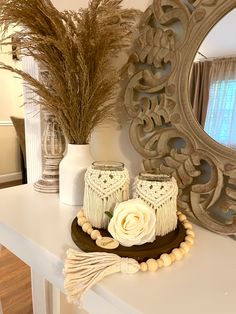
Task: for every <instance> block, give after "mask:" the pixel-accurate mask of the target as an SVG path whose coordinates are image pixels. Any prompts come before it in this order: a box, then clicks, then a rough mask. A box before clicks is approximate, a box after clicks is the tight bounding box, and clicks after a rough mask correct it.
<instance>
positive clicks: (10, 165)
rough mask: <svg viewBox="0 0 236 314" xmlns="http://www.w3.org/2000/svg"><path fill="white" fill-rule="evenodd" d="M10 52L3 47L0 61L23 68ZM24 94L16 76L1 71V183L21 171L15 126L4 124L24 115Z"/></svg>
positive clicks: (20, 82)
mask: <svg viewBox="0 0 236 314" xmlns="http://www.w3.org/2000/svg"><path fill="white" fill-rule="evenodd" d="M8 50H9V49H8ZM8 50H7V49H6V48H5V47H4V46H3V47H1V50H0V61H1V62H4V63H6V64H9V65H11V66H13V67H21V62H19V61H18V62H15V61H13V60H12V57H11V55H9V54H8V53H7V52H8ZM22 94H23V86H22V81H21V80H20V79H17V78H16V77H15V75H14V74H12V73H10V72H8V71H4V70H0V181H1V176H2V175H6V174H11V173H15V172H19V171H20V162H19V146H18V142H17V138H16V133H15V130H14V127H13V126H8V125H4V123H5V122H6V121H9V120H10V116H11V115H13V116H18V117H19V116H21V117H22V116H23V115H24V110H23V107H22V104H23V97H22ZM3 122H4V123H3Z"/></svg>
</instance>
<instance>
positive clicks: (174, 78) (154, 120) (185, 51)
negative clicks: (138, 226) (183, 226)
mask: <svg viewBox="0 0 236 314" xmlns="http://www.w3.org/2000/svg"><path fill="white" fill-rule="evenodd" d="M234 7H236V4H235V0H227V1H225V0H196V1H192V0H188V3H187V2H186V1H181V0H154V1H153V4H152V5H151V6H150V7H149V8H148V9H147V10H146V12H144V14H143V17H142V20H141V22H140V32H139V34H140V35H139V37H138V39H137V41H136V44H135V48H134V52H133V54H132V55H131V56H130V64H129V69H128V75H129V80H128V84H127V88H126V92H125V105H126V108H127V110H128V113H129V114H130V116H131V117H132V122H131V126H130V136H131V141H132V143H133V145H134V147H135V148H136V150H137V151H138V152H139V153H140V154H141V155H142V156H143V158H144V167H145V169H147V170H155V171H157V172H158V173H166V174H171V175H173V176H174V177H175V178H176V180H177V182H178V185H179V189H180V192H179V201H178V206H179V208H181V209H182V210H184V211H186V212H188V213H189V214H191V215H192V216H194V217H195V218H196V219H197V220H199V221H200V222H201V223H202V224H203V225H204V226H205V227H207V228H208V229H210V230H213V231H215V232H218V233H221V234H234V233H236V220H235V212H236V152H232V151H231V152H230V151H229V150H228V149H226V148H224V147H222V146H221V145H220V144H217V143H215V142H214V141H213V140H212V139H211V138H209V136H207V135H206V134H205V133H204V131H203V130H202V129H201V127H200V126H199V125H198V123H197V121H196V119H195V118H194V116H193V113H192V111H191V106H190V101H189V95H188V76H189V73H190V69H191V64H192V61H193V59H194V55H195V53H196V51H197V49H198V46H199V44H200V43H201V41H202V40H203V38H204V36H205V35H206V34H207V32H208V31H209V30H210V29H211V27H212V26H213V25H214V24H215V23H216V22H217V21H218V20H219V19H220V18H221V17H223V16H224V15H225V14H226V13H227V12H229V11H230V10H231V9H232V8H234ZM200 22H201V23H200ZM219 217H221V218H219Z"/></svg>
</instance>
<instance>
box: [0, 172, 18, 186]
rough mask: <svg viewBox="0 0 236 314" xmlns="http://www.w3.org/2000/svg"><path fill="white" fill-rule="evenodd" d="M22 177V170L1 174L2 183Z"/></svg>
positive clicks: (0, 180) (0, 181)
mask: <svg viewBox="0 0 236 314" xmlns="http://www.w3.org/2000/svg"><path fill="white" fill-rule="evenodd" d="M21 179H22V174H21V172H12V173H7V174H2V175H0V183H5V182H11V181H17V180H21Z"/></svg>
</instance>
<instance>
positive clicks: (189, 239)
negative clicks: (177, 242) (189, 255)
mask: <svg viewBox="0 0 236 314" xmlns="http://www.w3.org/2000/svg"><path fill="white" fill-rule="evenodd" d="M185 241H188V242H190V243H191V244H192V245H193V244H194V239H193V238H192V237H191V236H189V235H188V236H186V237H185Z"/></svg>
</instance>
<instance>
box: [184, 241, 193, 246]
mask: <svg viewBox="0 0 236 314" xmlns="http://www.w3.org/2000/svg"><path fill="white" fill-rule="evenodd" d="M185 243H186V244H187V245H188V246H189V247H192V246H193V244H192V243H191V242H189V241H186V240H185Z"/></svg>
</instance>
